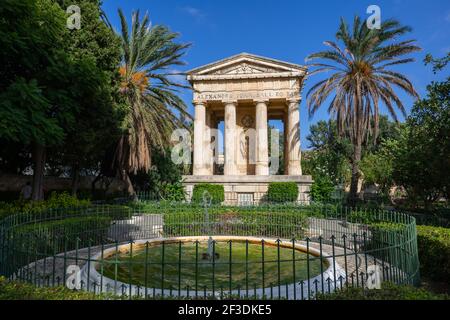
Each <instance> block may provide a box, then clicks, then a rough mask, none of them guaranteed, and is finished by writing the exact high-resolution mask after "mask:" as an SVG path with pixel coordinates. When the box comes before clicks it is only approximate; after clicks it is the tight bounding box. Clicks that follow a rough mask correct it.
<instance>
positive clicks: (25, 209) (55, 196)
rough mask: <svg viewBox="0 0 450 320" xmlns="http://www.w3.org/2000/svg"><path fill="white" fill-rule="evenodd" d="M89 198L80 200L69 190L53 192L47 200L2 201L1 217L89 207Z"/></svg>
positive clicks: (0, 206) (0, 205)
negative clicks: (70, 193)
mask: <svg viewBox="0 0 450 320" xmlns="http://www.w3.org/2000/svg"><path fill="white" fill-rule="evenodd" d="M89 205H90V201H89V200H79V199H77V198H76V197H74V196H71V195H69V194H68V193H67V192H62V193H56V192H52V193H51V195H50V197H49V198H48V199H47V200H45V201H34V202H32V201H25V200H18V201H14V202H0V219H1V218H4V217H6V216H9V215H12V214H16V213H38V212H42V211H45V210H48V209H64V208H72V209H74V208H78V207H87V206H89Z"/></svg>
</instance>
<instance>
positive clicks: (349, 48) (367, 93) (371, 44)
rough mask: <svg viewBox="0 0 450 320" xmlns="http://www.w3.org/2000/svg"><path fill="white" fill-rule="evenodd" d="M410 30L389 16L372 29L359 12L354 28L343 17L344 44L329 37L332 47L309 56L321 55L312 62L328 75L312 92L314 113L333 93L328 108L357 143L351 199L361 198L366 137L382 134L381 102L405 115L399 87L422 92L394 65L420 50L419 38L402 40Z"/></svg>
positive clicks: (309, 98) (392, 111)
mask: <svg viewBox="0 0 450 320" xmlns="http://www.w3.org/2000/svg"><path fill="white" fill-rule="evenodd" d="M409 31H411V29H410V28H409V27H406V26H402V25H400V23H399V22H397V21H395V20H384V22H383V23H382V24H381V28H380V29H368V28H367V26H366V23H364V21H361V19H360V18H359V17H355V19H354V22H353V28H350V27H349V26H348V24H347V23H346V22H345V21H344V19H341V23H340V25H339V29H338V31H337V33H336V39H337V40H338V41H340V42H341V43H342V45H343V46H339V44H338V43H336V42H333V41H326V42H324V44H325V45H326V46H328V47H329V48H330V49H329V50H326V51H321V52H318V53H313V54H311V55H309V56H308V58H307V59H308V60H319V61H318V62H315V63H312V64H311V66H314V67H316V68H315V70H313V71H312V74H315V73H321V72H327V77H326V78H325V79H323V80H321V81H319V82H317V83H316V84H315V85H313V86H312V88H311V89H310V90H309V92H308V93H307V104H308V109H309V112H310V114H311V115H312V114H314V112H316V111H317V109H318V108H319V107H320V106H321V105H322V104H323V103H324V102H325V101H326V100H327V99H328V98H329V97H331V103H330V105H329V107H328V110H329V112H330V113H331V114H332V115H333V116H335V117H336V119H337V126H338V131H339V133H340V135H342V136H344V135H345V136H347V137H348V138H349V139H350V141H351V143H352V145H353V153H352V155H353V156H352V179H351V184H350V196H349V199H350V201H351V202H354V201H355V200H356V198H357V186H358V180H359V177H360V171H359V163H360V161H361V156H362V145H363V141H365V140H366V141H367V140H368V138H369V137H370V136H371V135H373V136H375V137H376V136H377V135H378V127H379V118H380V111H379V104H380V101H381V102H383V103H384V104H385V105H386V107H387V109H388V111H389V113H390V114H391V116H392V117H393V118H394V119H397V117H396V112H395V107H397V109H399V110H400V111H401V112H402V113H403V114H405V108H404V106H403V103H402V102H401V100H400V99H399V98H398V96H397V94H396V92H395V91H394V89H393V86H394V87H397V88H400V89H401V90H403V91H405V92H406V93H408V94H410V95H412V96H413V97H417V93H416V91H415V89H414V87H413V85H412V84H411V82H410V81H409V80H408V79H407V77H406V76H404V75H403V74H401V73H399V72H396V71H393V70H391V67H393V66H395V65H400V64H406V63H409V62H412V61H413V58H410V57H404V56H405V55H407V54H409V53H412V52H416V51H419V50H420V48H419V47H418V46H417V45H415V41H414V40H405V41H400V40H398V38H399V37H400V36H402V35H404V34H406V33H408V32H409Z"/></svg>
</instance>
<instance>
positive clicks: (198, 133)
mask: <svg viewBox="0 0 450 320" xmlns="http://www.w3.org/2000/svg"><path fill="white" fill-rule="evenodd" d="M194 112H195V115H194V163H193V170H192V173H193V175H194V176H200V175H203V174H204V173H205V170H204V156H203V149H204V135H205V119H206V118H205V113H206V110H205V102H203V101H194Z"/></svg>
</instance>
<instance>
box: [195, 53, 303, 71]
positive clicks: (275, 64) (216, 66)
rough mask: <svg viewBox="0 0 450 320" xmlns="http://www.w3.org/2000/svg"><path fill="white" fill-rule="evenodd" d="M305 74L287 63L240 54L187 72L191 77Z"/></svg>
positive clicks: (301, 67) (300, 69) (295, 65)
mask: <svg viewBox="0 0 450 320" xmlns="http://www.w3.org/2000/svg"><path fill="white" fill-rule="evenodd" d="M286 72H295V73H298V72H301V73H305V72H306V68H305V67H303V66H301V65H297V64H293V63H288V62H283V61H279V60H275V59H270V58H265V57H260V56H256V55H252V54H248V53H241V54H238V55H235V56H232V57H229V58H226V59H222V60H219V61H216V62H213V63H210V64H207V65H205V66H201V67H198V68H195V69H192V70H190V71H188V72H187V73H188V75H191V76H206V75H212V76H214V75H219V76H220V75H246V74H248V75H257V74H274V73H275V74H276V73H286Z"/></svg>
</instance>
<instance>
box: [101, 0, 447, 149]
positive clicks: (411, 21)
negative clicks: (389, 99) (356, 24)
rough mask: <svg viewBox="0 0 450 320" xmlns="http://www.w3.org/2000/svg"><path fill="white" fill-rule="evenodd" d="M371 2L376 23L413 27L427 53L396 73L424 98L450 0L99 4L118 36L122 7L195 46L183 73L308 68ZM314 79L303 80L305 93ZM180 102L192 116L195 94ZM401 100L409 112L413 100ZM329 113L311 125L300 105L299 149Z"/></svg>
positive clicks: (441, 46)
mask: <svg viewBox="0 0 450 320" xmlns="http://www.w3.org/2000/svg"><path fill="white" fill-rule="evenodd" d="M371 4H376V5H378V6H379V7H380V8H381V19H387V18H396V19H398V20H399V21H400V22H401V23H402V24H406V25H409V26H411V27H412V28H413V31H412V33H411V34H410V35H409V36H407V37H406V38H408V39H416V40H417V42H418V44H419V45H420V46H421V47H422V48H423V49H424V50H423V51H422V52H419V53H417V54H414V55H413V56H414V57H415V58H416V60H417V61H416V62H415V63H412V64H409V65H406V66H401V67H397V68H396V70H397V71H400V72H403V73H404V74H405V75H407V76H408V77H409V79H410V80H411V81H412V82H413V84H414V85H415V87H416V89H417V91H418V92H419V94H420V95H421V96H422V95H424V94H425V92H426V86H427V84H429V83H430V82H431V81H433V80H439V79H442V78H444V77H445V76H448V74H445V73H443V72H441V73H440V74H438V75H434V74H433V73H432V71H431V68H430V67H429V66H424V64H423V62H422V61H423V58H424V57H425V54H426V53H431V54H433V55H434V56H436V57H441V56H443V55H445V54H446V52H448V51H450V1H449V0H428V1H424V0H383V1H376V0H375V1H374V0H371V1H365V0H345V1H338V0H333V1H332V0H315V1H303V0H297V1H295V0H278V1H274V0H259V1H254V0H240V1H235V0H228V1H225V0H209V1H206V0H203V1H200V0H188V1H177V0H104V4H103V9H104V11H105V12H106V14H107V15H108V18H109V19H110V21H111V23H112V24H113V26H114V27H115V28H116V30H120V24H119V19H118V14H117V9H118V8H122V10H123V11H124V12H125V14H126V16H127V17H131V12H132V11H133V10H136V9H139V10H140V11H141V12H142V13H145V12H146V11H148V12H149V14H150V19H151V20H152V22H153V24H164V25H167V26H168V27H169V28H170V29H171V30H172V31H176V32H179V33H180V41H182V42H190V43H192V47H191V48H190V49H189V50H188V52H187V54H186V56H185V57H184V61H185V62H186V63H187V65H186V66H182V67H178V68H177V70H179V71H183V70H188V69H192V68H194V67H197V66H201V65H203V64H207V63H210V62H213V61H216V60H219V59H222V58H225V57H228V56H231V55H234V54H237V53H240V52H248V53H253V54H257V55H261V56H267V57H270V58H275V59H280V60H285V61H289V62H293V63H298V64H305V61H304V60H305V57H306V56H307V55H308V54H310V53H313V52H316V51H319V50H322V49H324V45H323V41H325V40H333V39H334V35H335V33H336V30H337V26H338V23H339V19H340V17H344V18H345V19H346V20H347V21H351V20H352V19H353V16H354V15H355V14H358V15H360V16H362V17H368V16H369V15H368V14H366V9H367V7H368V6H369V5H371ZM130 20H131V18H130ZM406 38H404V39H406ZM318 79H319V77H311V78H310V79H308V81H307V83H306V86H305V89H304V91H303V93H306V91H307V90H308V89H309V88H310V87H311V86H312V85H313V84H314V83H315V82H317V80H318ZM181 96H182V98H183V99H184V100H185V102H186V103H187V104H188V105H189V110H190V111H191V112H192V111H193V108H192V105H191V100H192V93H191V92H190V91H186V92H183V93H182V94H181ZM399 96H400V97H401V99H402V101H403V103H404V105H405V106H406V108H407V110H409V109H410V108H411V106H412V104H413V100H412V99H411V98H409V97H408V96H405V95H403V94H400V93H399ZM326 109H327V105H323V107H322V109H321V110H319V111H318V112H317V113H316V114H315V115H314V117H313V118H312V119H310V118H309V117H308V112H307V109H306V103H305V101H302V103H301V106H300V110H301V124H300V125H301V134H302V148H303V149H306V148H307V147H308V143H307V141H306V136H307V135H308V132H309V127H310V125H311V124H313V123H315V122H317V121H319V120H321V119H328V118H329V116H328V114H327V112H326ZM383 111H384V112H385V110H383ZM400 118H401V119H403V118H402V117H400Z"/></svg>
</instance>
